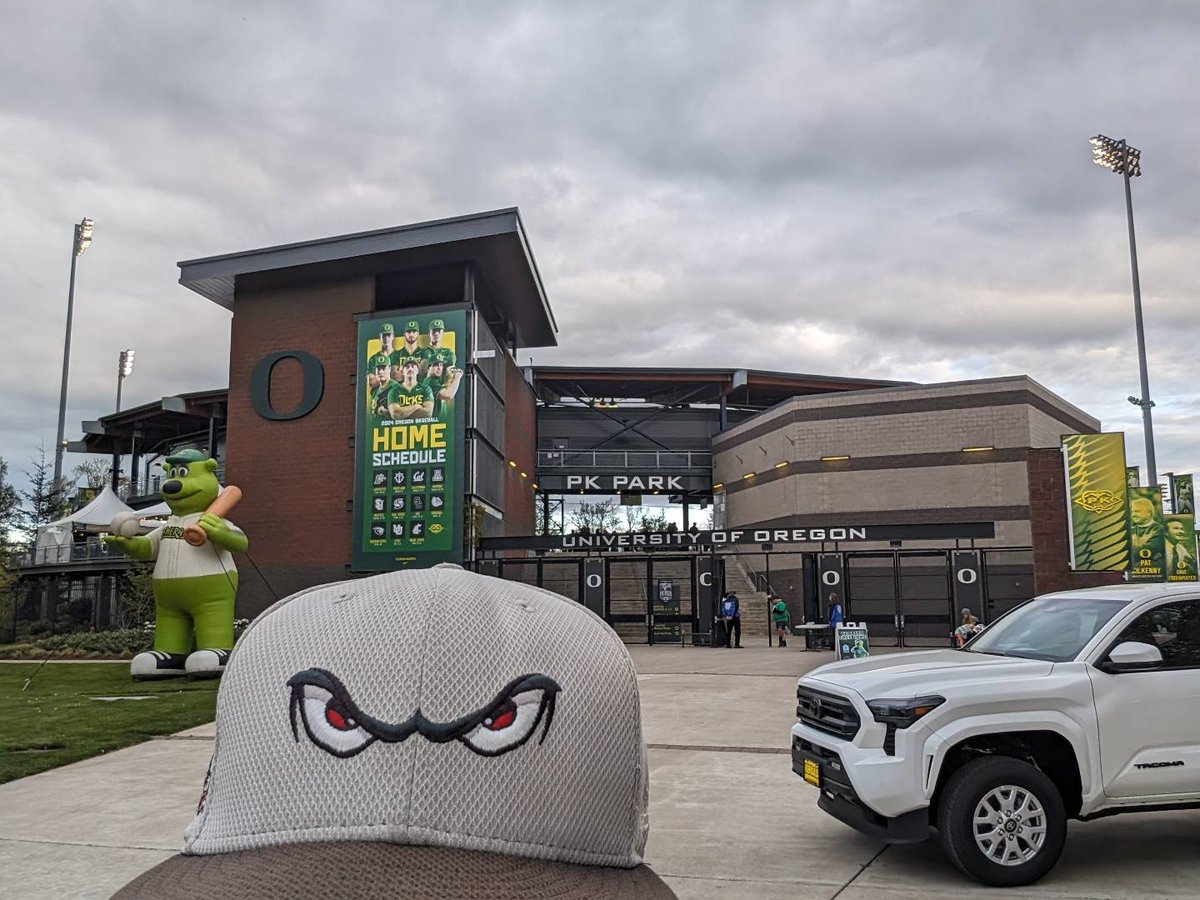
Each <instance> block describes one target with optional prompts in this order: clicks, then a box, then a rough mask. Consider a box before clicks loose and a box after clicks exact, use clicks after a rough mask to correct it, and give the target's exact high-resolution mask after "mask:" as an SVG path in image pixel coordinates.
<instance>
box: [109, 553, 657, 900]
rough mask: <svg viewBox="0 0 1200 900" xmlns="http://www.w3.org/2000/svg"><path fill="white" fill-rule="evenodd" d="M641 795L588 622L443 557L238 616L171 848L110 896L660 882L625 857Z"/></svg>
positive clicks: (615, 674) (637, 760)
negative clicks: (198, 781) (196, 773)
mask: <svg viewBox="0 0 1200 900" xmlns="http://www.w3.org/2000/svg"><path fill="white" fill-rule="evenodd" d="M464 616H467V617H469V618H470V619H471V621H472V622H473V623H474V627H472V628H470V629H465V630H464V629H463V628H462V627H461V625H462V620H463V617H464ZM647 803H648V770H647V765H646V749H645V744H644V742H643V739H642V729H641V718H640V708H639V702H638V690H637V680H636V677H635V675H634V671H633V665H632V663H631V662H630V659H629V655H628V653H627V651H626V650H625V647H624V645H623V644H622V643H621V641H620V639H619V638H618V637H617V636H616V634H615V633H614V632H613V631H612V629H610V628H609V627H608V626H607V625H606V624H605V623H604V622H603V620H601V619H600V618H599V617H597V616H596V615H594V614H593V613H592V612H590V611H589V610H588V609H586V608H585V607H584V606H582V605H581V604H578V603H575V602H572V601H570V600H567V599H565V598H563V597H560V596H558V595H557V594H553V593H551V592H549V591H545V590H542V589H540V588H535V587H530V586H527V585H523V584H520V583H517V582H511V581H502V580H500V579H497V578H490V577H487V576H484V575H477V574H474V573H471V572H466V571H464V570H462V569H460V568H459V567H457V566H452V565H441V566H436V567H434V568H433V569H424V570H414V571H406V572H394V573H390V574H385V575H378V576H375V577H373V578H365V579H359V580H355V581H348V582H342V583H340V584H331V585H326V586H323V587H319V588H315V589H312V590H308V591H303V592H301V593H299V594H295V595H293V596H292V597H289V598H287V599H285V600H282V601H280V602H279V603H276V604H275V605H274V606H272V607H271V608H270V609H268V610H267V611H266V612H265V613H263V614H262V615H261V616H259V618H258V619H257V620H255V622H254V623H253V625H252V626H251V627H250V628H249V629H248V630H247V631H246V633H245V634H244V635H243V636H242V638H241V639H240V640H239V641H238V643H237V645H236V647H235V648H234V651H233V654H232V655H231V657H230V660H229V663H228V667H227V669H226V672H225V675H224V677H223V678H222V681H221V687H220V692H219V694H218V697H217V738H216V744H215V748H214V752H213V758H212V761H211V763H210V764H209V770H208V775H207V777H206V779H205V783H204V788H203V791H202V792H201V796H200V804H199V808H198V809H197V813H196V818H195V819H194V821H193V822H192V824H191V825H189V826H188V828H187V829H186V831H185V832H184V846H183V853H182V854H180V855H178V856H174V857H172V858H171V859H169V860H167V861H166V862H164V863H162V864H160V865H159V866H157V867H155V868H153V869H151V870H150V871H149V872H146V873H145V874H143V875H142V876H140V877H139V878H137V879H135V880H134V881H132V882H130V883H129V884H128V885H126V886H125V887H124V888H122V889H121V890H120V891H119V892H118V893H117V895H116V896H117V897H119V898H134V897H154V898H163V900H183V898H193V897H194V898H204V900H222V898H233V897H236V898H250V900H253V898H280V900H283V898H296V897H322V898H366V897H394V898H430V900H437V898H447V900H449V898H453V900H475V898H478V900H484V898H488V900H516V898H521V900H527V898H561V900H569V898H581V900H582V898H586V900H605V898H670V897H674V896H675V895H674V893H672V891H671V890H670V888H668V887H667V886H666V885H665V884H664V883H663V882H662V881H661V880H660V879H659V878H658V877H657V876H656V875H655V874H654V873H653V872H652V871H650V870H649V869H648V868H647V867H646V866H645V865H643V864H642V854H643V851H644V848H645V844H646V837H647V834H648V831H649V823H648V818H647Z"/></svg>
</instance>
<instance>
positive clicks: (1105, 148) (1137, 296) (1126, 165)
mask: <svg viewBox="0 0 1200 900" xmlns="http://www.w3.org/2000/svg"><path fill="white" fill-rule="evenodd" d="M1092 162H1094V163H1095V164H1096V165H1098V166H1101V167H1103V168H1105V169H1109V170H1111V171H1113V172H1116V173H1117V174H1118V175H1121V176H1122V177H1123V178H1124V180H1125V215H1126V218H1127V219H1128V221H1129V266H1130V268H1131V269H1132V271H1133V317H1134V322H1135V324H1136V325H1137V349H1138V368H1139V371H1140V373H1141V377H1142V395H1141V396H1140V397H1130V398H1129V402H1130V403H1132V404H1133V405H1134V406H1138V407H1141V410H1142V430H1143V431H1144V432H1145V435H1146V473H1147V478H1148V482H1147V483H1148V484H1149V485H1151V486H1152V487H1153V486H1154V485H1157V484H1158V468H1157V467H1156V466H1155V464H1154V421H1153V419H1152V417H1151V413H1150V410H1151V409H1153V408H1154V401H1153V400H1151V399H1150V376H1149V375H1148V374H1147V373H1146V334H1145V331H1144V329H1143V328H1142V285H1141V282H1140V281H1139V280H1138V262H1137V241H1136V240H1135V239H1134V234H1133V193H1132V192H1131V191H1130V189H1129V179H1130V178H1137V177H1138V176H1140V175H1141V174H1142V151H1141V150H1138V149H1137V148H1135V147H1130V146H1129V144H1128V143H1127V142H1126V141H1125V139H1124V138H1121V140H1119V141H1118V140H1113V139H1112V138H1110V137H1105V136H1104V135H1102V134H1098V135H1096V136H1095V137H1094V138H1092Z"/></svg>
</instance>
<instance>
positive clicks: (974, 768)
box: [938, 756, 1067, 887]
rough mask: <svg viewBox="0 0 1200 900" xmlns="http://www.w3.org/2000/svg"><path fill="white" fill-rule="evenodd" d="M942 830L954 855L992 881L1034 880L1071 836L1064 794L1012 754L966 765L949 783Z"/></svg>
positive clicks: (980, 877)
mask: <svg viewBox="0 0 1200 900" xmlns="http://www.w3.org/2000/svg"><path fill="white" fill-rule="evenodd" d="M938 834H939V837H940V839H941V843H942V850H943V851H944V852H945V854H946V856H948V857H949V858H950V861H951V862H953V863H954V864H955V865H956V866H958V867H959V868H960V869H961V870H962V871H963V872H965V873H966V874H968V875H970V876H971V877H972V878H974V879H975V880H976V881H980V882H982V883H983V884H987V885H991V886H993V887H1016V886H1018V885H1023V884H1032V883H1033V882H1035V881H1037V880H1038V879H1039V878H1041V877H1042V876H1043V875H1045V874H1046V873H1047V872H1049V871H1050V870H1051V869H1052V868H1054V864H1055V863H1056V862H1058V857H1059V856H1060V855H1061V854H1062V849H1063V844H1064V843H1066V839H1067V811H1066V807H1065V806H1064V805H1063V800H1062V796H1061V795H1060V794H1059V792H1058V788H1057V787H1055V785H1054V782H1052V781H1051V780H1050V779H1049V778H1047V777H1046V775H1045V774H1044V773H1043V772H1042V771H1041V770H1040V769H1038V768H1036V767H1034V766H1032V765H1030V764H1029V763H1027V762H1024V761H1022V760H1019V759H1013V758H1012V757H1009V756H988V757H984V758H982V759H975V760H972V761H971V762H969V763H967V764H966V765H964V766H963V767H962V768H960V769H959V770H958V771H956V772H955V773H954V774H953V775H951V776H950V780H949V781H948V782H947V783H946V787H945V789H944V791H943V792H942V798H941V801H940V803H939V807H938Z"/></svg>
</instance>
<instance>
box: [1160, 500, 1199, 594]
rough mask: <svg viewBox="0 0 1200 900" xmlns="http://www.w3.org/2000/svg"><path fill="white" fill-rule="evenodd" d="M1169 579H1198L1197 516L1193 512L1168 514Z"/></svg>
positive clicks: (1166, 566)
mask: <svg viewBox="0 0 1200 900" xmlns="http://www.w3.org/2000/svg"><path fill="white" fill-rule="evenodd" d="M1166 531H1167V533H1166V553H1165V560H1164V565H1165V568H1166V573H1167V581H1196V580H1197V569H1196V517H1195V516H1193V515H1192V514H1191V513H1176V514H1175V515H1173V516H1166Z"/></svg>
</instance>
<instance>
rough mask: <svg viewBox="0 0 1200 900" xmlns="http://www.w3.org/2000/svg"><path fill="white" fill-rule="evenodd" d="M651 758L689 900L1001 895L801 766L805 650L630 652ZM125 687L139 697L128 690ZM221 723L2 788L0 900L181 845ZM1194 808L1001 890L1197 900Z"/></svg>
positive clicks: (660, 863) (1100, 831) (1141, 820)
mask: <svg viewBox="0 0 1200 900" xmlns="http://www.w3.org/2000/svg"><path fill="white" fill-rule="evenodd" d="M631 653H632V655H633V658H634V662H635V665H636V666H637V669H638V673H639V683H640V685H641V693H642V707H643V720H644V728H645V736H646V741H647V744H648V745H649V747H650V751H649V754H650V766H651V782H650V784H651V797H650V815H651V833H650V842H649V845H648V846H647V851H646V852H647V861H648V862H649V863H650V865H651V866H653V867H654V869H655V870H656V871H657V872H658V873H659V874H660V875H662V876H663V877H664V878H665V879H666V880H667V881H668V882H669V883H670V884H671V886H672V887H673V888H674V889H675V891H676V892H677V893H678V895H679V897H680V898H681V900H710V898H741V897H745V898H762V900H776V898H779V900H782V898H788V900H809V898H812V900H834V898H837V900H918V898H922V900H923V898H927V897H929V896H933V895H936V896H938V897H939V900H957V898H966V897H972V898H974V897H978V896H979V895H980V894H984V893H994V892H993V891H989V890H988V889H987V888H982V887H980V886H978V885H976V884H974V883H973V882H971V881H968V880H967V879H966V878H964V877H963V876H962V875H960V874H959V873H958V871H957V870H956V869H954V868H953V867H952V866H951V865H950V864H949V863H947V862H946V861H945V860H944V859H943V858H942V856H941V854H940V852H939V851H938V849H937V847H936V846H935V845H933V844H923V845H917V846H904V847H887V848H885V847H884V845H882V844H880V843H879V842H877V841H872V840H870V839H868V838H865V837H863V836H861V835H859V834H857V833H856V832H854V831H852V830H850V829H848V828H846V827H845V826H843V825H841V824H840V823H838V822H836V821H834V820H833V819H831V818H829V817H828V816H826V815H825V814H824V813H822V812H820V811H819V810H818V809H817V808H816V792H815V791H814V790H812V789H811V788H808V787H807V786H805V785H804V784H803V783H801V781H800V779H798V778H797V777H796V776H795V775H793V774H792V772H791V763H790V759H789V756H788V752H787V748H788V728H789V727H790V726H791V724H792V721H793V719H794V705H795V701H794V683H795V678H796V676H797V675H799V674H801V673H802V672H804V671H807V670H808V669H809V668H811V667H812V666H813V665H816V664H818V663H820V662H824V661H826V660H828V659H829V658H830V654H828V653H805V652H803V651H802V650H800V649H799V648H793V647H788V648H786V649H782V650H781V649H779V648H773V649H768V648H766V647H757V648H756V647H747V648H746V649H743V650H723V649H722V650H711V649H706V648H692V647H688V648H683V649H681V648H678V647H632V648H631ZM131 690H132V687H131ZM213 733H214V726H213V725H211V724H209V725H204V726H201V727H199V728H195V729H192V730H190V731H187V732H183V733H181V734H178V735H174V736H172V737H170V738H163V739H157V740H152V741H148V742H146V743H144V744H139V745H138V746H135V747H130V748H127V749H125V750H121V751H118V752H116V753H111V754H108V755H107V756H102V757H97V758H95V759H90V760H86V761H84V762H80V763H76V764H75V765H72V766H66V767H64V768H61V769H56V770H54V771H51V772H45V773H43V774H41V775H35V776H33V777H30V778H25V779H21V780H19V781H14V782H10V783H9V784H6V785H0V895H2V896H4V897H13V898H21V900H41V898H62V897H79V898H91V897H107V896H109V895H110V894H111V893H112V891H114V890H115V889H116V888H118V887H120V886H121V885H122V884H124V883H125V882H126V881H128V880H129V879H130V878H132V877H134V876H135V875H137V874H138V873H139V872H141V871H143V870H145V869H147V868H149V867H150V866H152V865H154V864H155V863H157V862H159V861H160V860H163V859H166V858H167V857H168V856H170V855H172V854H173V853H174V852H176V851H177V849H178V847H179V844H180V841H181V835H182V832H183V828H184V826H185V825H186V824H187V823H188V822H189V821H190V820H191V817H192V813H193V810H194V808H195V804H196V799H197V796H198V794H199V789H200V783H201V781H202V780H203V776H204V771H205V767H206V766H207V764H208V758H209V755H210V754H211V751H212V736H213ZM1197 834H1200V811H1198V812H1179V813H1161V814H1146V815H1138V816H1128V817H1118V818H1114V819H1105V820H1101V821H1098V822H1093V823H1087V824H1083V823H1074V824H1072V826H1071V833H1070V837H1069V839H1068V842H1067V849H1066V853H1065V854H1064V857H1063V860H1062V862H1061V863H1060V864H1059V866H1058V867H1057V868H1056V869H1055V870H1054V871H1053V872H1052V873H1051V874H1050V875H1049V876H1048V877H1047V878H1046V879H1044V880H1043V881H1042V882H1041V883H1040V884H1038V885H1035V886H1033V887H1031V888H1024V889H1014V890H1008V891H1004V892H1003V895H1004V896H1005V897H1039V898H1052V900H1077V898H1080V900H1081V898H1100V897H1114V898H1118V897H1119V898H1139V897H1146V898H1149V897H1163V896H1170V897H1179V898H1183V897H1193V898H1200V855H1197V854H1196V853H1195V850H1194V848H1195V842H1196V835H1197Z"/></svg>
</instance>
